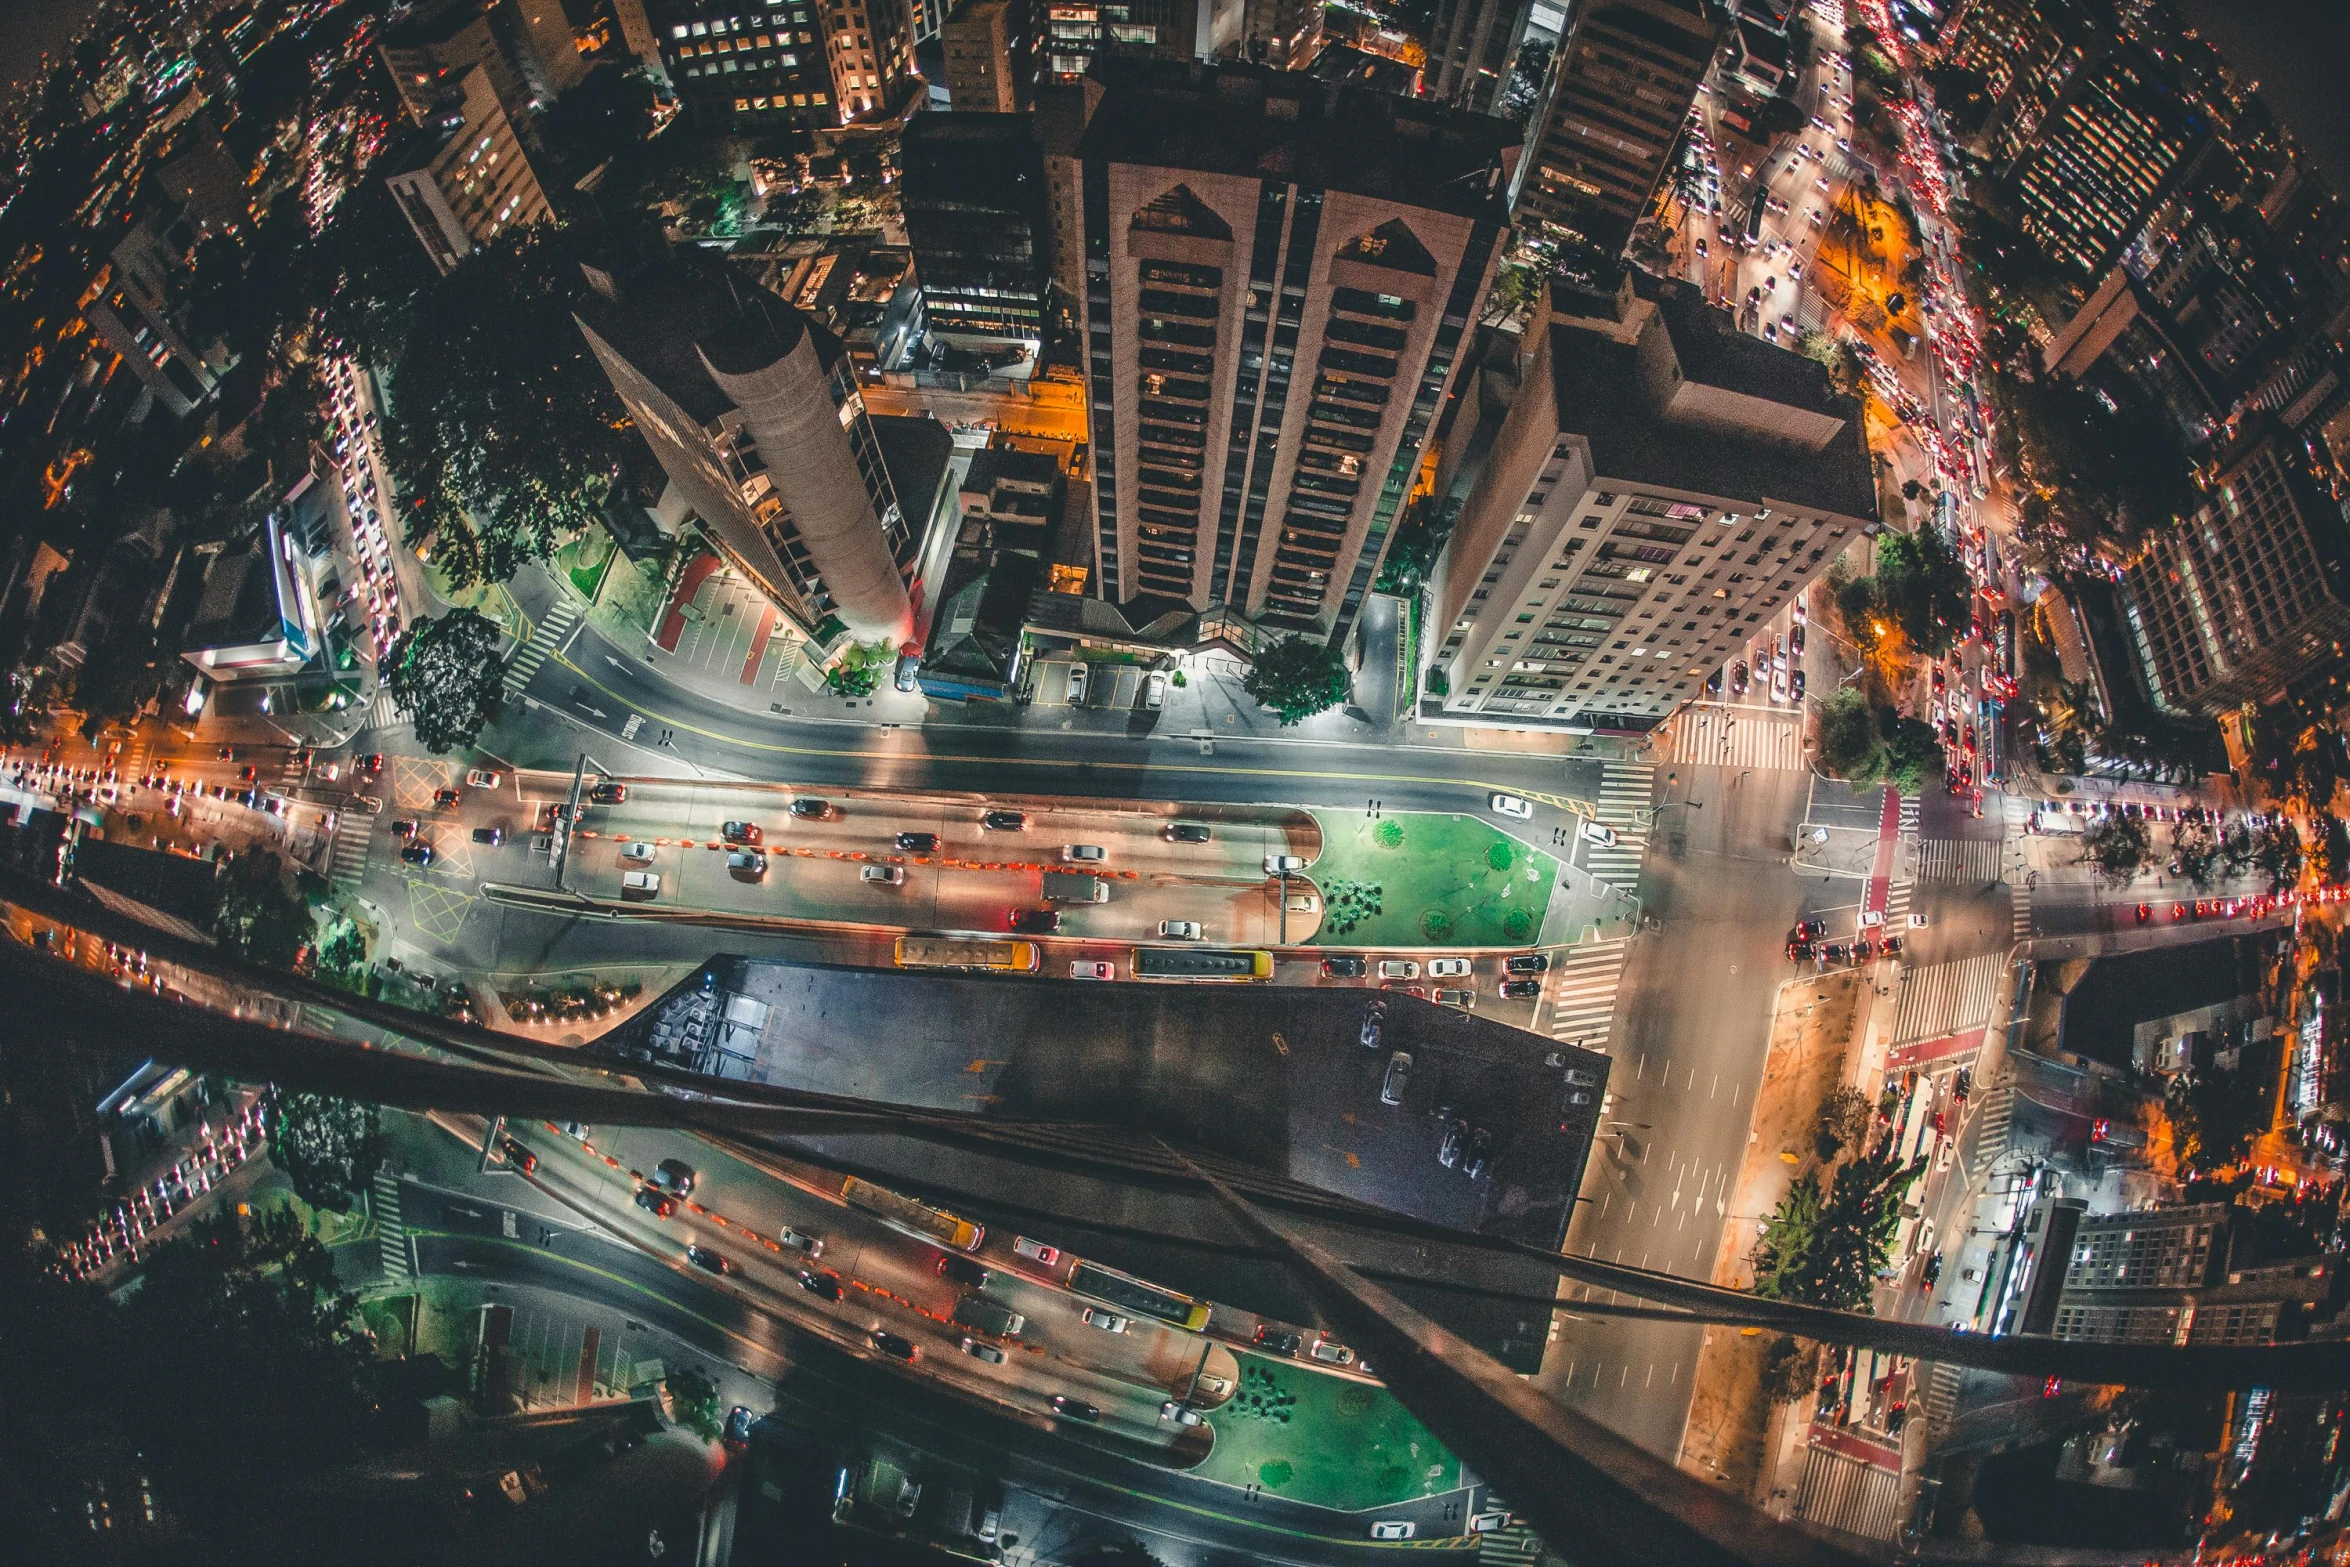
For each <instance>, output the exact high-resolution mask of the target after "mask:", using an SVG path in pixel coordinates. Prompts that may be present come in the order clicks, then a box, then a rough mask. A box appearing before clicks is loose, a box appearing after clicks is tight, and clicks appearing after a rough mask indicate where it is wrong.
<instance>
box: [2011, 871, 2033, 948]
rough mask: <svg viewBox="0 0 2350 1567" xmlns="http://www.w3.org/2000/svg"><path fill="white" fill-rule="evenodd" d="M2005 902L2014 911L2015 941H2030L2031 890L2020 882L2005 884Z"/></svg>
mask: <svg viewBox="0 0 2350 1567" xmlns="http://www.w3.org/2000/svg"><path fill="white" fill-rule="evenodd" d="M2007 901H2008V903H2009V905H2010V906H2011V907H2012V908H2013V909H2014V910H2015V939H2016V940H2017V941H2029V940H2031V939H2032V889H2031V888H2029V887H2027V886H2025V885H2024V884H2023V883H2022V882H2020V881H2011V882H2009V883H2008V884H2007Z"/></svg>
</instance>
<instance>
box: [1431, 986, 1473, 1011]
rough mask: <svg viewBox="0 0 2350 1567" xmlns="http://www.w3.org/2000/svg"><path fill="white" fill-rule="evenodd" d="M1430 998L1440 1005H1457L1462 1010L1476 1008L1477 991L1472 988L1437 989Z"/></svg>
mask: <svg viewBox="0 0 2350 1567" xmlns="http://www.w3.org/2000/svg"><path fill="white" fill-rule="evenodd" d="M1430 999H1431V1000H1433V1001H1434V1002H1435V1003H1436V1004H1437V1005H1438V1006H1440V1007H1458V1008H1459V1009H1460V1010H1461V1011H1463V1012H1474V1011H1476V1010H1477V992H1475V991H1473V990H1461V989H1458V988H1454V989H1450V990H1446V989H1439V990H1438V991H1437V992H1436V994H1435V995H1434V996H1432V997H1430Z"/></svg>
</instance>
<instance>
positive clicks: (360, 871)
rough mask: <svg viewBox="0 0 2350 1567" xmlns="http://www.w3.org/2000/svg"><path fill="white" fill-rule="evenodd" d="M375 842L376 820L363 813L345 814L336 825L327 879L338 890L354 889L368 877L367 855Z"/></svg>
mask: <svg viewBox="0 0 2350 1567" xmlns="http://www.w3.org/2000/svg"><path fill="white" fill-rule="evenodd" d="M374 841H375V818H374V817H372V816H370V815H368V814H367V813H366V812H364V811H345V812H343V814H342V815H341V817H339V818H338V819H337V820H336V822H335V848H334V858H333V860H331V861H330V862H329V863H328V866H327V879H328V880H329V881H331V882H333V883H334V884H335V885H336V886H338V887H351V886H356V885H357V884H358V883H359V880H360V879H361V878H362V877H364V876H365V875H366V874H367V852H368V849H369V848H370V847H371V846H372V845H373V843H374Z"/></svg>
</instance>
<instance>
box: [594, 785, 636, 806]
mask: <svg viewBox="0 0 2350 1567" xmlns="http://www.w3.org/2000/svg"><path fill="white" fill-rule="evenodd" d="M588 803H589V804H591V805H625V804H627V803H628V785H626V784H617V783H600V784H597V785H596V786H595V787H594V788H592V789H590V790H588Z"/></svg>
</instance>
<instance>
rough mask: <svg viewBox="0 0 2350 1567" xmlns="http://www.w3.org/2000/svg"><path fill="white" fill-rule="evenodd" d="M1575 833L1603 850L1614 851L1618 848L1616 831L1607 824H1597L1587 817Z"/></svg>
mask: <svg viewBox="0 0 2350 1567" xmlns="http://www.w3.org/2000/svg"><path fill="white" fill-rule="evenodd" d="M1575 831H1576V832H1577V833H1578V834H1580V835H1581V836H1582V837H1583V838H1584V839H1586V840H1588V841H1589V842H1592V843H1596V844H1598V845H1599V846H1600V847H1601V848H1603V849H1612V848H1614V847H1615V846H1616V830H1615V829H1614V828H1613V827H1610V826H1609V825H1608V824H1607V823H1605V822H1595V821H1593V820H1592V819H1591V818H1590V817H1588V816H1586V817H1584V818H1583V820H1582V822H1581V823H1580V824H1578V825H1577V826H1576V828H1575Z"/></svg>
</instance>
